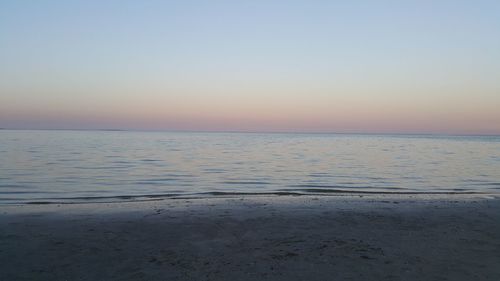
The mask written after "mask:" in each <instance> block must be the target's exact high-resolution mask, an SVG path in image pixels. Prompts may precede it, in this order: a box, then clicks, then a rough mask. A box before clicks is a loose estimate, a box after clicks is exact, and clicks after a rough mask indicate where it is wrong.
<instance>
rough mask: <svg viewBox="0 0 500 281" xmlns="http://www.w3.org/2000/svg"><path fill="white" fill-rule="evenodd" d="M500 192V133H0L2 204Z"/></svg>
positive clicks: (0, 201)
mask: <svg viewBox="0 0 500 281" xmlns="http://www.w3.org/2000/svg"><path fill="white" fill-rule="evenodd" d="M339 191H344V192H424V193H428V192H446V193H448V192H459V193H460V192H486V193H499V192H500V137H433V136H389V135H336V134H238V133H171V132H169V133H166V132H111V131H109V132H108V131H8V130H3V131H0V203H12V202H29V201H51V200H52V201H54V199H57V201H61V200H63V199H64V200H69V199H71V200H75V199H76V200H78V199H77V198H80V200H83V198H92V197H97V198H118V199H120V198H127V197H131V196H132V197H133V196H142V195H192V194H205V195H209V194H225V193H276V192H296V193H307V192H322V193H328V192H330V193H331V192H339Z"/></svg>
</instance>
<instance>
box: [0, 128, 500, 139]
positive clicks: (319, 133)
mask: <svg viewBox="0 0 500 281" xmlns="http://www.w3.org/2000/svg"><path fill="white" fill-rule="evenodd" d="M0 130H3V131H95V132H98V131H101V132H158V133H161V132H164V133H239V134H310V135H401V136H450V137H500V133H499V134H453V133H431V132H414V133H410V132H408V133H404V132H359V131H358V132H335V131H332V132H322V131H311V132H307V131H244V130H241V131H240V130H179V129H177V130H176V129H117V128H89V129H85V128H6V127H2V128H0Z"/></svg>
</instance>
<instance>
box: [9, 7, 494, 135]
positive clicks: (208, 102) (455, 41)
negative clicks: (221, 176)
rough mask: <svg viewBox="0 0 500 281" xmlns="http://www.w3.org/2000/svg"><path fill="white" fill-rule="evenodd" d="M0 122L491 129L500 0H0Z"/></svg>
mask: <svg viewBox="0 0 500 281" xmlns="http://www.w3.org/2000/svg"><path fill="white" fill-rule="evenodd" d="M0 127H3V128H17V129H22V128H26V129H28V128H43V129H55V128H60V129H102V128H115V129H140V130H203V131H207V130H208V131H221V130H222V131H265V132H268V131H277V132H285V131H292V132H298V131H300V132H343V133H349V132H356V133H372V132H377V133H443V134H500V1H471V0H469V1H460V0H455V1H445V0H442V1H440V0H433V1H425V0H420V1H395V0H394V1H314V0H310V1H306V0H304V1H272V0H266V1H217V0H212V1H209V0H206V1H189V0H185V1H14V0H13V1H5V0H0Z"/></svg>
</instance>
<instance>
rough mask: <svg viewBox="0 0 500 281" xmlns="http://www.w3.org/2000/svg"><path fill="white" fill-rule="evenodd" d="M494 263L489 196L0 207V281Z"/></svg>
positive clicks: (488, 269)
mask: <svg viewBox="0 0 500 281" xmlns="http://www.w3.org/2000/svg"><path fill="white" fill-rule="evenodd" d="M499 265H500V200H499V199H498V198H494V197H485V196H472V195H467V196H464V195H447V196H445V195H441V196H436V195H434V196H420V195H377V196H371V195H364V196H354V195H348V196H322V197H316V196H267V197H266V196H254V197H252V196H245V197H242V198H210V199H166V200H159V201H149V202H128V203H99V204H95V203H93V204H68V205H57V204H50V205H22V206H1V207H0V280H500V266H499Z"/></svg>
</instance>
